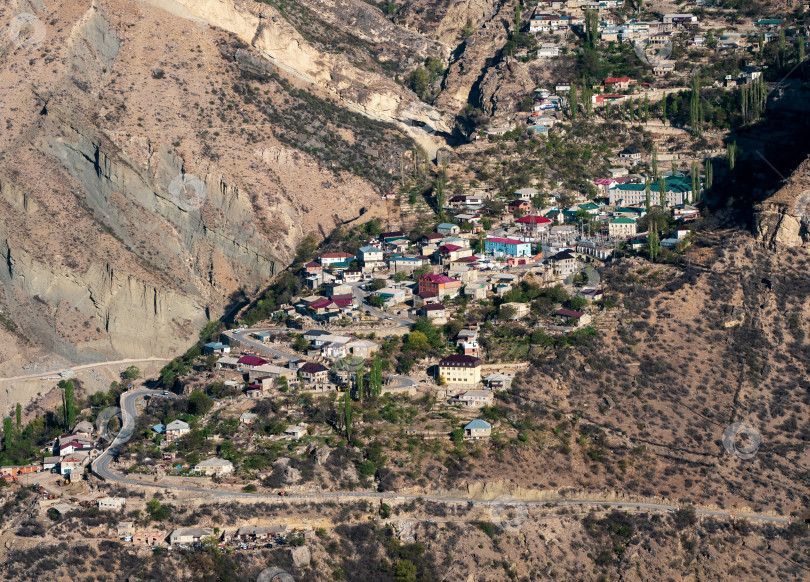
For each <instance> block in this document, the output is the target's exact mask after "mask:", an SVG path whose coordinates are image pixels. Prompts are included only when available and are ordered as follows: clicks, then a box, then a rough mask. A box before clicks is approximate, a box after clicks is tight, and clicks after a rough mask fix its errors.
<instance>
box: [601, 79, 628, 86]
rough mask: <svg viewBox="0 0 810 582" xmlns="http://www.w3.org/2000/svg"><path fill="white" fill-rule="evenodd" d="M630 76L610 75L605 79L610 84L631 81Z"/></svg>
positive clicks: (606, 83)
mask: <svg viewBox="0 0 810 582" xmlns="http://www.w3.org/2000/svg"><path fill="white" fill-rule="evenodd" d="M629 82H630V77H608V78H607V79H605V85H609V84H611V83H629Z"/></svg>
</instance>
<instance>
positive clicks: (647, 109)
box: [644, 95, 650, 123]
mask: <svg viewBox="0 0 810 582" xmlns="http://www.w3.org/2000/svg"><path fill="white" fill-rule="evenodd" d="M648 121H650V98H649V97H648V96H647V95H644V123H647V122H648Z"/></svg>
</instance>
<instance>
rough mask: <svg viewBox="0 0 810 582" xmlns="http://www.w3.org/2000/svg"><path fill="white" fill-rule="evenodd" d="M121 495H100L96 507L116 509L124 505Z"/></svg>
mask: <svg viewBox="0 0 810 582" xmlns="http://www.w3.org/2000/svg"><path fill="white" fill-rule="evenodd" d="M124 501H125V500H124V498H123V497H102V498H101V499H99V500H98V508H99V509H103V510H112V511H118V510H119V509H121V508H122V507H124Z"/></svg>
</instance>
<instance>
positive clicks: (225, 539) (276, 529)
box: [117, 521, 303, 549]
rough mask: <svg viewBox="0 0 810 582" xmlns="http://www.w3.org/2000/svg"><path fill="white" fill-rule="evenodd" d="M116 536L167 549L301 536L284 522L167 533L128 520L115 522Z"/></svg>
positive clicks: (243, 544)
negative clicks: (140, 528) (144, 528)
mask: <svg viewBox="0 0 810 582" xmlns="http://www.w3.org/2000/svg"><path fill="white" fill-rule="evenodd" d="M117 533H118V537H119V538H121V540H123V541H125V542H132V544H133V545H135V546H149V547H158V546H163V545H164V544H168V546H169V548H187V547H192V546H195V545H197V544H200V543H202V542H203V541H206V540H211V541H213V542H216V544H217V545H218V546H219V547H221V548H228V547H230V548H234V549H236V548H249V547H255V546H257V545H262V546H264V545H267V544H268V543H274V542H275V543H283V542H285V541H288V540H289V538H290V537H298V536H300V535H302V533H303V532H302V531H301V530H300V529H298V528H289V527H287V526H285V525H243V526H241V527H239V528H238V529H235V530H231V529H224V530H221V531H220V530H217V531H214V530H213V529H211V528H207V527H186V528H180V529H176V530H173V531H172V532H171V533H169V534H167V533H166V532H165V531H160V530H141V531H137V530H136V528H135V523H134V522H131V521H121V522H118V527H117Z"/></svg>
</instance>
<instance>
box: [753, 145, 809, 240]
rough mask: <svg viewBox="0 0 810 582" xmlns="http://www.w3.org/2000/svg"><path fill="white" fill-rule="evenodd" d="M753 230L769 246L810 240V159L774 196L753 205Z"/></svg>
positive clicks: (800, 166) (803, 163)
mask: <svg viewBox="0 0 810 582" xmlns="http://www.w3.org/2000/svg"><path fill="white" fill-rule="evenodd" d="M754 234H755V235H756V237H757V239H758V240H759V241H761V242H763V243H764V244H766V245H767V246H768V247H770V248H773V249H778V248H780V247H801V246H804V245H806V244H808V243H810V159H807V160H805V161H804V162H802V164H801V165H799V167H798V168H796V170H795V171H794V172H793V174H791V176H790V178H788V179H787V181H786V182H785V184H784V185H783V186H782V188H780V189H779V191H777V192H776V193H775V194H774V195H773V196H771V197H770V198H768V199H767V200H765V201H764V202H762V203H761V204H758V205H757V206H756V208H755V209H754Z"/></svg>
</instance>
